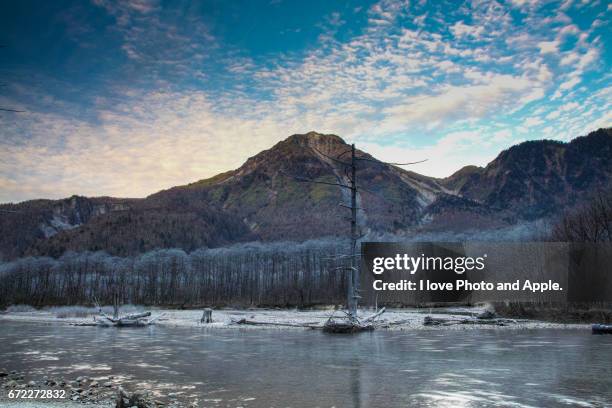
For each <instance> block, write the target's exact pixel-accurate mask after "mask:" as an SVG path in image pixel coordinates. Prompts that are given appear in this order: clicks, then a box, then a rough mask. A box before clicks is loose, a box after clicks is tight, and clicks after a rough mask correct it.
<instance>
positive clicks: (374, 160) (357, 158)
mask: <svg viewBox="0 0 612 408" xmlns="http://www.w3.org/2000/svg"><path fill="white" fill-rule="evenodd" d="M355 160H364V161H370V162H374V163H380V164H388V165H391V166H409V165H411V164H418V163H423V162H426V161H427V159H424V160H419V161H415V162H408V163H390V162H384V161H380V160H377V159H369V158H367V157H355Z"/></svg>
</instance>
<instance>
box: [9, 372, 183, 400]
mask: <svg viewBox="0 0 612 408" xmlns="http://www.w3.org/2000/svg"><path fill="white" fill-rule="evenodd" d="M0 388H1V389H2V391H3V392H2V393H1V394H0V406H5V405H6V406H10V405H14V406H22V404H25V405H29V406H32V407H36V406H45V407H47V406H51V407H73V406H80V407H82V406H88V405H89V406H95V407H113V408H161V407H165V408H189V407H193V406H194V405H191V404H189V403H186V402H184V401H178V400H177V399H175V398H174V397H173V396H171V395H169V396H166V397H165V398H163V399H159V398H158V397H156V396H154V395H153V394H152V393H151V392H150V391H146V390H145V391H141V390H132V391H129V390H126V389H124V388H123V387H122V385H121V383H120V381H119V380H118V379H117V378H116V377H114V376H107V377H85V376H79V377H76V378H73V379H69V378H64V377H42V378H40V379H33V377H32V376H30V375H29V374H28V373H24V372H18V371H14V370H13V371H8V370H5V369H0ZM36 390H51V391H52V392H53V395H54V396H61V397H59V398H31V397H28V394H31V393H30V391H31V392H32V393H34V392H35V391H36ZM11 391H12V392H11ZM21 396H24V397H21Z"/></svg>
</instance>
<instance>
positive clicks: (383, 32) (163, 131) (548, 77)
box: [0, 0, 611, 201]
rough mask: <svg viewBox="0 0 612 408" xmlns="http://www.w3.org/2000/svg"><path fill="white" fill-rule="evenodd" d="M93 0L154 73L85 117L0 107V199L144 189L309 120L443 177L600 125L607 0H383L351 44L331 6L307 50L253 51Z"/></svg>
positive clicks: (176, 17)
mask: <svg viewBox="0 0 612 408" xmlns="http://www.w3.org/2000/svg"><path fill="white" fill-rule="evenodd" d="M95 3H96V7H100V8H102V9H104V10H105V11H106V12H107V13H108V15H109V16H111V17H112V18H113V21H114V23H113V25H112V26H111V27H110V28H109V30H111V31H112V32H113V33H115V34H117V35H118V36H119V38H120V50H121V52H122V53H123V55H124V57H125V58H126V59H127V61H128V63H126V65H125V67H126V68H125V70H127V71H129V72H130V73H133V72H134V70H137V69H143V67H146V68H147V69H146V70H145V71H146V73H147V75H148V77H147V79H148V80H150V81H153V82H149V85H148V86H143V85H142V83H141V82H140V81H136V83H134V84H126V83H125V81H117V83H115V84H114V86H113V90H112V91H113V92H112V94H111V95H110V96H109V95H99V96H97V97H96V99H95V100H94V101H93V102H92V103H93V108H92V109H93V111H94V115H93V118H94V119H92V118H91V117H90V116H83V115H79V114H73V113H71V112H76V111H77V110H75V109H68V110H67V111H64V112H62V111H61V109H54V110H53V111H44V110H40V111H38V110H34V111H32V110H30V111H29V113H27V114H26V115H22V116H21V117H20V118H19V119H13V118H7V117H6V116H2V117H0V121H2V126H3V134H4V135H5V136H4V138H3V140H2V141H0V143H1V144H2V149H3V153H2V154H1V156H0V191H1V193H0V201H7V200H22V199H27V198H34V197H40V196H44V197H61V196H67V195H70V194H73V193H79V194H87V195H101V194H105V195H118V196H144V195H147V194H149V193H152V192H155V191H156V190H159V189H161V188H167V187H170V186H172V185H177V184H183V183H186V182H190V181H193V180H197V179H200V178H204V177H208V176H212V175H214V174H216V173H218V172H221V171H225V170H227V169H230V168H235V167H237V166H239V165H240V164H241V163H242V162H243V161H244V160H245V159H246V158H247V157H249V156H251V155H253V154H256V153H257V152H259V151H260V150H262V149H264V148H268V147H269V146H270V145H271V144H273V143H274V142H276V141H278V140H280V139H283V138H285V137H287V136H288V135H290V134H292V133H298V132H306V131H309V130H318V131H322V132H329V133H336V134H339V135H341V136H343V137H345V138H346V139H349V140H352V141H355V142H357V143H358V145H359V146H360V147H362V148H365V149H367V150H369V151H371V152H373V153H375V154H377V155H379V156H380V157H382V158H385V159H389V160H395V161H406V160H413V159H421V158H428V159H429V160H428V162H426V163H424V164H422V165H419V166H417V167H415V168H414V170H416V171H421V172H423V173H425V174H430V175H434V176H439V177H442V176H447V175H450V174H451V173H452V172H453V171H455V170H457V169H459V168H460V167H461V166H463V165H467V164H477V165H484V164H486V162H487V161H489V160H491V159H492V158H493V157H494V156H495V154H496V153H497V152H498V151H499V150H501V149H503V148H506V147H508V146H509V145H511V144H513V143H516V142H519V141H522V140H525V139H529V138H541V137H547V138H551V137H552V138H558V139H562V140H566V139H567V138H569V137H572V136H578V135H581V134H584V133H586V132H587V131H589V130H592V129H594V128H595V127H596V126H610V125H611V123H610V100H611V98H610V92H609V90H610V75H609V74H605V73H606V72H607V71H609V68H610V61H608V60H606V59H605V55H607V54H606V52H607V53H609V50H607V47H609V44H608V43H607V42H606V41H607V39H606V38H603V37H602V35H601V33H600V32H601V30H602V28H603V27H602V26H601V25H598V23H596V21H597V20H600V21H605V20H606V19H609V18H608V17H609V15H608V14H609V13H610V10H609V9H605V7H604V9H605V10H603V11H601V12H600V14H601V13H604V15H594V16H593V17H592V20H593V21H592V22H591V24H590V25H587V24H585V23H584V22H581V24H578V23H577V22H574V21H573V20H572V18H571V12H572V10H573V8H575V7H577V5H573V4H568V3H567V2H566V3H563V4H558V7H542V6H541V5H540V4H539V2H535V1H515V2H513V4H512V5H503V4H501V3H496V2H487V3H481V2H466V3H463V4H462V5H460V6H459V7H453V8H449V7H448V6H443V5H439V6H436V5H434V6H427V5H421V4H420V2H415V3H410V4H409V3H407V2H391V1H382V2H379V3H377V4H375V5H373V6H372V7H370V8H369V9H368V10H359V11H358V12H360V13H366V15H367V23H366V25H365V26H364V27H362V29H361V30H359V31H358V32H357V33H356V34H353V35H352V36H348V39H346V38H347V36H346V35H344V36H339V35H338V34H339V32H340V31H339V30H341V29H343V28H344V27H345V26H346V25H347V24H348V22H349V19H350V16H347V15H344V14H343V13H342V12H334V13H332V14H330V15H327V16H325V17H323V18H322V19H321V30H322V31H321V32H322V35H320V36H319V38H318V44H317V46H316V47H311V48H308V49H307V50H306V51H304V52H300V53H294V52H287V53H280V54H278V53H277V54H275V55H268V54H266V55H263V56H257V55H248V54H247V53H243V52H241V50H237V49H235V48H233V47H226V46H224V43H223V38H217V37H215V36H214V35H213V31H212V30H211V29H210V27H208V26H207V25H206V24H205V23H204V21H202V20H200V19H197V18H194V17H193V16H192V15H191V14H190V13H189V12H188V10H187V11H186V10H183V9H180V8H177V9H174V10H172V11H171V12H170V13H168V12H167V10H163V9H161V5H160V4H159V3H157V2H155V1H151V2H149V1H144V0H138V1H129V2H120V3H115V2H109V1H106V0H96V1H95ZM579 7H589V6H588V5H587V6H582V5H580V6H579ZM550 10H553V11H552V12H551V11H550ZM581 10H582V9H581ZM351 12H355V11H354V10H352V11H351ZM340 37H342V38H343V40H340V39H339V38H340ZM213 70H214V72H213ZM213 73H214V75H212V74H213ZM601 73H604V74H603V75H602V74H601ZM185 77H189V78H192V79H193V81H191V82H189V83H187V85H186V84H185V81H184V80H183V81H181V83H180V86H179V85H178V84H174V82H173V79H174V78H182V79H184V78H185ZM219 78H221V80H220V79H219ZM215 81H218V82H220V83H221V84H222V85H220V86H219V85H218V86H214V82H215ZM110 82H111V83H112V81H110ZM151 84H153V85H151ZM0 102H1V100H0ZM7 102H11V101H10V100H7ZM61 103H69V102H62V101H60V104H61ZM70 107H71V108H72V107H73V105H70Z"/></svg>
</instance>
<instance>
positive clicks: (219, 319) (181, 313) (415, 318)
mask: <svg viewBox="0 0 612 408" xmlns="http://www.w3.org/2000/svg"><path fill="white" fill-rule="evenodd" d="M137 308H138V307H134V306H131V307H130V309H131V310H130V312H133V311H134V309H137ZM83 309H86V308H78V313H71V310H72V309H71V308H70V307H66V308H62V307H59V308H58V307H56V308H53V309H43V310H30V311H7V312H3V313H0V321H3V320H5V321H7V320H8V321H22V322H38V323H48V324H83V323H93V322H94V319H99V317H97V316H96V315H95V313H96V311H95V309H94V308H90V310H91V314H89V315H87V316H84V314H85V313H83ZM139 309H141V310H143V311H144V310H150V311H151V313H152V317H156V316H157V315H159V314H163V317H161V318H159V319H158V320H156V324H157V325H160V326H170V327H206V328H210V329H253V330H262V329H276V330H303V329H302V328H300V327H290V326H275V325H256V326H253V325H244V324H236V323H235V322H236V321H238V320H241V319H246V320H248V321H257V322H270V323H282V324H287V323H288V324H296V325H298V324H304V325H322V324H324V323H325V321H326V320H327V319H328V318H329V317H330V316H332V314H333V315H334V316H336V317H341V316H342V315H343V313H342V312H341V311H333V310H332V309H330V310H306V311H302V310H296V309H247V310H235V309H219V310H214V311H213V315H212V316H213V321H214V322H213V323H209V324H202V323H200V318H201V317H202V310H175V309H160V308H144V307H142V308H139ZM484 310H485V309H484V308H482V307H480V308H479V307H474V308H460V307H454V308H435V309H387V310H386V311H385V313H384V314H382V315H381V316H380V317H379V318H378V319H377V320H376V321H377V322H378V323H379V326H380V328H381V329H385V330H418V329H428V330H431V329H436V330H440V329H442V330H466V329H495V330H507V329H534V328H576V329H578V328H579V329H583V328H585V329H586V328H590V325H587V324H559V323H548V322H541V321H536V320H515V321H508V323H507V324H505V325H503V326H499V325H491V324H488V325H482V324H457V325H450V326H425V325H424V324H423V321H424V318H425V317H426V316H431V317H433V318H443V319H457V320H461V319H466V318H470V317H475V316H477V315H478V314H480V313H482V312H483V311H484ZM373 313H374V311H372V310H360V311H359V317H360V318H363V317H366V316H369V315H371V314H373ZM73 315H78V316H79V317H74V316H73ZM398 322H401V323H400V324H397V323H398Z"/></svg>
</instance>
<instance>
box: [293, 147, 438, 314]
mask: <svg viewBox="0 0 612 408" xmlns="http://www.w3.org/2000/svg"><path fill="white" fill-rule="evenodd" d="M310 148H312V149H313V150H314V151H315V152H317V153H319V154H320V155H322V156H324V157H326V158H328V159H330V160H332V161H333V162H335V163H337V164H339V165H340V166H342V167H344V170H345V171H344V174H345V176H346V178H347V179H348V184H346V183H344V182H342V181H341V180H340V181H339V182H337V183H330V182H325V181H319V180H311V179H308V178H304V177H301V176H296V175H291V177H293V178H294V179H296V180H297V181H302V182H308V183H316V184H326V185H331V186H338V187H340V188H344V189H348V190H350V192H351V203H350V206H347V205H345V204H343V203H340V204H339V205H340V206H341V207H344V208H347V209H349V210H351V218H350V222H351V233H350V234H351V235H350V241H351V252H350V254H349V255H348V256H349V258H350V265H349V266H348V267H345V268H346V269H348V273H347V296H346V297H347V302H346V303H347V312H348V313H347V314H348V318H349V320H350V321H357V304H358V301H359V298H360V296H359V291H360V287H359V262H358V259H357V258H358V257H359V256H360V254H358V253H357V242H358V241H359V239H361V238H362V235H361V232H360V231H359V229H358V225H357V210H359V208H358V207H357V194H358V190H359V191H365V192H369V191H368V190H366V189H364V188H362V187H361V186H359V187H358V186H357V164H358V163H359V162H360V161H368V162H374V163H379V164H382V165H385V166H406V165H411V164H417V163H422V162H424V161H426V160H420V161H416V162H409V163H387V162H383V161H380V160H377V159H374V158H370V157H364V156H362V157H358V156H356V155H355V151H356V150H355V144H354V143H353V144H351V147H350V149H347V150H345V151H344V152H342V153H340V154H339V155H337V156H335V157H332V156H330V155H328V154H325V153H323V152H321V151H320V150H318V149H317V148H316V147H314V146H310ZM349 153H350V161H343V160H342V157H343V156H344V155H346V154H349Z"/></svg>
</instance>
